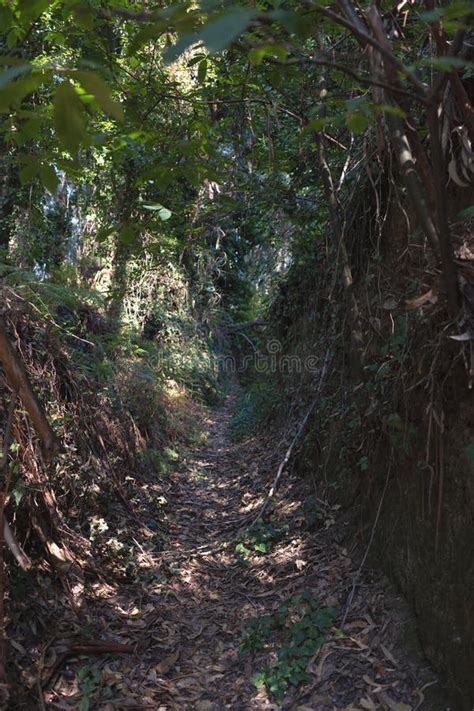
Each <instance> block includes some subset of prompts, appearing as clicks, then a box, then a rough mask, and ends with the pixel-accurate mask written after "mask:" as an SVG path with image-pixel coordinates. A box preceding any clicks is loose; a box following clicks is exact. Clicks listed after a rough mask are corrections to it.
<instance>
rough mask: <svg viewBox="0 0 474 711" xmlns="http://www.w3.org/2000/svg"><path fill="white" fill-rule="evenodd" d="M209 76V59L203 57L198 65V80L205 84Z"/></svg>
mask: <svg viewBox="0 0 474 711" xmlns="http://www.w3.org/2000/svg"><path fill="white" fill-rule="evenodd" d="M206 76H207V59H203V60H202V62H199V66H198V82H199V83H200V84H204V82H205V80H206Z"/></svg>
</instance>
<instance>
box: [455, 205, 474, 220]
mask: <svg viewBox="0 0 474 711" xmlns="http://www.w3.org/2000/svg"><path fill="white" fill-rule="evenodd" d="M458 217H461V218H464V219H465V218H467V217H474V205H470V206H469V207H465V208H464V210H461V212H459V213H458Z"/></svg>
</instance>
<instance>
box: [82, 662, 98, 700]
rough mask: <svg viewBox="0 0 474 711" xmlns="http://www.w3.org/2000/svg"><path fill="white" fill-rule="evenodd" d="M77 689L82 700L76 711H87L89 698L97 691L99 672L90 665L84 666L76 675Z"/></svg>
mask: <svg viewBox="0 0 474 711" xmlns="http://www.w3.org/2000/svg"><path fill="white" fill-rule="evenodd" d="M78 677H79V688H80V690H81V692H82V698H81V700H80V701H79V705H78V707H77V709H78V711H89V708H90V701H91V696H92V694H93V693H94V691H95V690H96V689H97V686H98V684H99V681H100V671H99V669H98V668H97V667H96V666H94V665H92V664H85V665H84V666H83V667H82V668H81V669H80V670H79V673H78Z"/></svg>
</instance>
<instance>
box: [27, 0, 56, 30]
mask: <svg viewBox="0 0 474 711" xmlns="http://www.w3.org/2000/svg"><path fill="white" fill-rule="evenodd" d="M54 1H55V0H20V1H19V3H18V9H19V10H20V17H21V21H22V23H23V24H26V23H28V22H31V21H32V20H34V19H35V18H36V17H39V15H41V14H42V13H43V12H44V11H45V10H47V9H48V7H49V6H50V5H52V4H53V2H54ZM55 4H56V3H55Z"/></svg>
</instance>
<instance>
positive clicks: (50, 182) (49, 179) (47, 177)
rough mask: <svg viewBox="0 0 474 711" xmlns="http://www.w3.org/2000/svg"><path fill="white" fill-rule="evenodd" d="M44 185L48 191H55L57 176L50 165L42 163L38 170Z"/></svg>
mask: <svg viewBox="0 0 474 711" xmlns="http://www.w3.org/2000/svg"><path fill="white" fill-rule="evenodd" d="M39 174H40V178H41V181H42V183H43V185H44V187H45V188H46V189H47V190H49V192H50V193H55V192H56V190H57V187H58V182H59V181H58V176H57V175H56V171H55V170H54V168H53V166H52V165H42V166H41V168H40V171H39Z"/></svg>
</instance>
